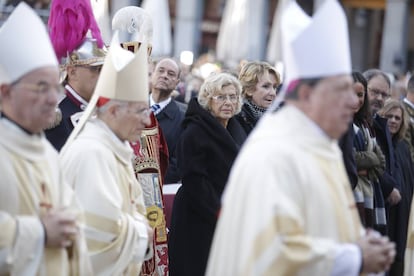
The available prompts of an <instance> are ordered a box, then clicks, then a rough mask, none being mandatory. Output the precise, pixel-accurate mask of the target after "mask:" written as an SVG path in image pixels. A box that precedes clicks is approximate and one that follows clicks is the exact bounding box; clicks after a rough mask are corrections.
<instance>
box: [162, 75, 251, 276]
mask: <svg viewBox="0 0 414 276" xmlns="http://www.w3.org/2000/svg"><path fill="white" fill-rule="evenodd" d="M241 104H242V103H241V85H240V83H239V81H238V80H237V78H235V77H233V76H232V75H230V74H228V73H219V74H216V75H213V76H210V77H209V78H207V79H206V80H205V82H204V83H203V85H202V86H201V88H200V92H199V95H198V99H192V100H191V101H190V103H189V105H188V109H187V112H186V115H185V119H184V121H183V132H182V134H181V138H180V141H179V142H178V144H177V161H178V168H179V171H180V174H181V178H182V186H181V187H180V189H179V190H178V192H177V194H176V196H175V200H174V206H173V211H172V219H171V232H170V235H169V267H170V275H171V276H174V275H179V276H186V275H191V276H197V275H200V276H201V275H204V272H205V268H206V265H207V259H208V254H209V251H210V245H211V241H212V238H213V234H214V229H215V226H216V222H217V216H218V214H219V211H220V199H221V195H222V192H223V190H224V186H225V184H226V182H227V178H228V175H229V172H230V169H231V167H232V164H233V161H234V160H235V158H236V155H237V153H238V151H239V148H240V146H241V145H242V143H243V142H244V140H245V138H246V134H245V132H244V131H243V129H242V127H241V126H240V124H239V123H238V121H237V120H236V119H235V118H234V115H235V114H237V113H238V112H240V109H241Z"/></svg>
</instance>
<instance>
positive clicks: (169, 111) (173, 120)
mask: <svg viewBox="0 0 414 276" xmlns="http://www.w3.org/2000/svg"><path fill="white" fill-rule="evenodd" d="M185 109H186V105H184V104H182V103H178V102H176V101H175V100H173V99H171V102H170V103H169V104H167V106H166V107H164V108H163V109H162V110H161V112H160V113H158V114H157V115H156V117H157V120H158V123H159V124H160V127H161V129H162V133H163V134H164V137H165V140H167V146H168V154H169V160H168V161H169V162H168V168H167V172H166V174H165V178H164V183H165V184H170V183H176V182H178V181H180V177H179V174H178V170H177V160H176V157H175V147H176V144H177V141H178V140H179V138H180V135H181V123H182V122H183V119H184V114H185Z"/></svg>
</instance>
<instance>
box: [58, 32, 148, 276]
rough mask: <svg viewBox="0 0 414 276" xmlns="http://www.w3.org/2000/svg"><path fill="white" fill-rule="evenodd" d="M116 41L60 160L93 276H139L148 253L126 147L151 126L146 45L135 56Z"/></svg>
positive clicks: (145, 226)
mask: <svg viewBox="0 0 414 276" xmlns="http://www.w3.org/2000/svg"><path fill="white" fill-rule="evenodd" d="M116 38H117V35H115V37H114V40H113V42H112V44H111V46H110V50H109V52H108V56H107V58H106V61H105V64H104V66H103V68H102V72H101V75H100V77H99V79H98V82H97V85H96V89H95V92H94V95H93V96H92V99H91V101H90V103H89V105H88V107H87V109H86V110H85V113H84V114H83V116H82V118H81V119H80V121H79V123H78V125H77V126H76V127H75V129H74V130H73V132H72V134H71V136H69V138H68V141H67V142H66V144H65V146H64V147H63V148H62V151H61V152H60V155H61V160H62V163H63V169H64V173H65V174H66V176H67V178H68V180H69V182H70V184H71V185H72V186H73V187H74V189H75V192H76V195H77V196H78V198H79V200H80V201H81V203H82V206H83V208H84V211H85V222H86V229H85V234H86V241H87V245H88V250H89V255H90V258H91V262H92V267H93V271H94V273H95V275H138V274H139V272H140V269H141V265H142V262H143V261H144V259H145V258H146V257H151V255H152V251H151V250H148V248H151V246H150V245H151V244H152V229H151V228H150V227H149V225H148V222H147V219H146V211H145V206H144V202H143V194H142V189H141V186H140V184H139V183H138V181H137V180H136V178H135V174H134V169H133V166H132V160H133V151H132V148H131V147H130V144H129V142H137V141H138V140H139V139H140V136H141V132H142V130H143V129H144V128H145V126H146V125H147V124H149V123H150V120H149V114H150V110H149V105H148V69H147V51H146V47H145V46H143V47H142V48H140V49H139V50H138V51H137V53H136V54H133V53H131V52H129V51H127V50H124V49H122V48H121V46H120V45H119V41H118V40H117V39H116ZM95 109H96V111H97V112H96V115H97V116H96V117H92V116H91V115H92V113H93V111H94V110H95Z"/></svg>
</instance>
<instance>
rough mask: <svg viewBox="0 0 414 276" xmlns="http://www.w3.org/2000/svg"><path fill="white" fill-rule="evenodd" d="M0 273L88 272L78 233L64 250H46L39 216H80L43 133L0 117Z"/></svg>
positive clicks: (56, 159) (50, 273) (88, 267)
mask: <svg viewBox="0 0 414 276" xmlns="http://www.w3.org/2000/svg"><path fill="white" fill-rule="evenodd" d="M0 133H1V135H0V162H1V166H0V229H1V231H0V274H1V275H53V276H55V275H91V270H90V264H89V260H88V258H87V251H86V245H85V241H84V240H83V239H82V237H83V236H82V234H81V235H80V236H79V239H78V240H76V241H75V242H74V245H73V246H72V247H70V248H68V249H63V248H45V234H44V229H43V226H42V223H41V221H40V219H39V216H40V215H42V214H44V213H45V212H46V211H47V210H48V209H50V208H55V209H56V208H70V209H71V210H73V211H74V212H77V213H79V214H80V215H81V212H80V210H79V209H78V206H77V204H76V203H77V202H76V201H75V199H74V196H73V195H74V194H73V192H72V190H71V189H70V188H69V187H68V186H66V185H65V183H64V182H63V181H62V177H61V173H60V166H59V160H58V154H57V152H56V151H55V149H54V148H53V147H52V146H51V145H50V144H49V142H48V141H47V140H46V138H45V137H44V135H43V134H41V135H29V134H27V133H26V132H24V131H23V130H22V129H21V128H19V127H18V126H17V125H15V124H14V123H12V122H10V121H9V120H7V119H5V118H1V119H0Z"/></svg>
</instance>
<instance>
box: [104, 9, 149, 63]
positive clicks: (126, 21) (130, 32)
mask: <svg viewBox="0 0 414 276" xmlns="http://www.w3.org/2000/svg"><path fill="white" fill-rule="evenodd" d="M112 30H114V31H118V32H119V36H120V42H121V45H122V47H124V48H125V49H128V50H130V51H132V52H136V51H137V50H138V48H139V47H140V45H141V44H142V43H145V44H146V45H147V47H148V56H149V55H151V50H152V32H153V28H152V19H151V16H150V15H149V13H148V12H147V11H145V10H144V9H142V8H140V7H136V6H128V7H124V8H122V9H119V10H118V11H117V12H116V13H115V15H114V17H113V19H112Z"/></svg>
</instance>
